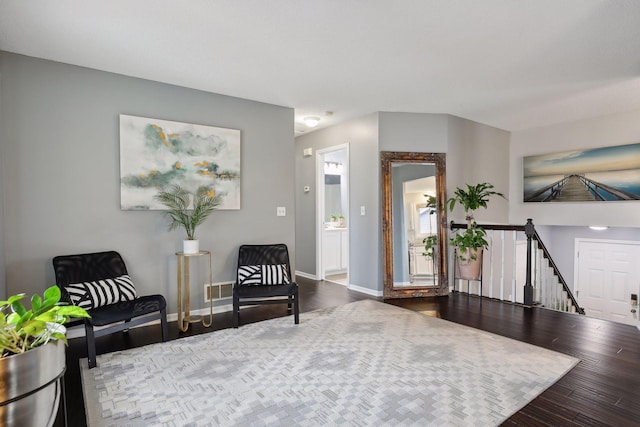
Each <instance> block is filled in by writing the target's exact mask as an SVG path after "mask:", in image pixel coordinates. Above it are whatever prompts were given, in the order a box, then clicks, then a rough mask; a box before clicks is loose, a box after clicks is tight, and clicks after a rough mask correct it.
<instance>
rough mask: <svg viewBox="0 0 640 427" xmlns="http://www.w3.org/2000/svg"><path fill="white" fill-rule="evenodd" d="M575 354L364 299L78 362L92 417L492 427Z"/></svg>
mask: <svg viewBox="0 0 640 427" xmlns="http://www.w3.org/2000/svg"><path fill="white" fill-rule="evenodd" d="M576 363H578V359H576V358H573V357H570V356H566V355H563V354H560V353H556V352H553V351H550V350H546V349H543V348H540V347H536V346H532V345H529V344H525V343H521V342H518V341H514V340H511V339H508V338H504V337H500V336H497V335H493V334H489V333H486V332H483V331H479V330H476V329H472V328H468V327H465V326H461V325H458V324H455V323H452V322H448V321H445V320H441V319H436V318H433V317H429V316H426V315H423V314H420V313H416V312H413V311H409V310H406V309H402V308H398V307H395V306H392V305H388V304H384V303H381V302H376V301H372V300H364V301H358V302H354V303H350V304H345V305H342V306H338V307H333V308H329V309H324V310H318V311H315V312H311V313H303V314H301V321H300V324H299V325H294V323H293V318H292V317H283V318H279V319H273V320H267V321H264V322H260V323H255V324H249V325H244V326H241V327H240V328H239V329H226V330H220V331H215V332H213V333H209V334H206V335H198V336H192V337H188V338H183V339H179V340H175V341H170V342H166V343H158V344H153V345H149V346H146V347H141V348H135V349H130V350H126V351H119V352H114V353H110V354H104V355H100V356H98V367H97V368H94V369H91V370H89V369H87V366H86V359H83V360H82V361H81V371H82V384H83V388H84V397H85V406H86V409H87V419H88V423H89V425H90V426H91V427H96V426H145V427H146V426H218V425H220V426H227V425H229V426H233V425H238V426H267V425H275V426H295V425H302V426H316V425H325V426H336V425H340V426H342V425H351V426H384V425H390V426H427V425H434V426H490V425H497V424H500V423H501V422H502V421H504V420H505V419H506V418H508V417H509V416H510V415H511V414H513V413H514V412H516V411H517V410H518V409H520V408H521V407H523V406H524V405H526V404H527V403H528V402H529V401H531V400H532V399H533V398H535V397H536V396H537V395H538V394H540V393H541V392H542V391H544V390H545V389H546V388H548V387H549V386H550V385H551V384H553V383H554V382H555V381H557V380H558V379H559V378H560V377H562V376H563V375H564V374H565V373H566V372H568V371H569V370H570V369H571V368H572V367H573V366H575V364H576Z"/></svg>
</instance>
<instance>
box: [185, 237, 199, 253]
mask: <svg viewBox="0 0 640 427" xmlns="http://www.w3.org/2000/svg"><path fill="white" fill-rule="evenodd" d="M182 252H184V253H185V254H197V253H198V252H200V241H199V240H183V241H182Z"/></svg>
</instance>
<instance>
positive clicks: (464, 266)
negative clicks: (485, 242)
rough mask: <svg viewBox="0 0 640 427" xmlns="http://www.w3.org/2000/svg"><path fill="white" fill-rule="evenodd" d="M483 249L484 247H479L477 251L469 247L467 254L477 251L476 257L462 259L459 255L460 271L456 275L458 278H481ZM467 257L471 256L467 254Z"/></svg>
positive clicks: (458, 266)
mask: <svg viewBox="0 0 640 427" xmlns="http://www.w3.org/2000/svg"><path fill="white" fill-rule="evenodd" d="M482 251H483V249H482V248H480V249H478V250H477V251H476V250H473V249H469V251H468V252H467V253H466V254H465V255H471V254H473V253H475V254H476V259H467V260H464V261H463V260H461V259H460V257H458V262H457V270H458V271H457V272H456V277H457V278H458V279H465V280H480V276H481V274H482ZM466 258H469V256H466Z"/></svg>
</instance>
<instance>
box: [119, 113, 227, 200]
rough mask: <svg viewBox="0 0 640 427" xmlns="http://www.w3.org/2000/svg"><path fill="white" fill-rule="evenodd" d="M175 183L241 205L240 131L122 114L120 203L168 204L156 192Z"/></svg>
mask: <svg viewBox="0 0 640 427" xmlns="http://www.w3.org/2000/svg"><path fill="white" fill-rule="evenodd" d="M174 184H178V185H180V186H181V187H183V188H185V189H187V190H189V191H193V192H195V191H196V190H197V189H198V188H200V187H205V188H206V189H207V190H208V191H211V192H212V194H216V195H220V196H221V198H222V203H221V204H220V206H219V209H240V131H239V130H237V129H226V128H219V127H213V126H203V125H194V124H189V123H181V122H172V121H168V120H159V119H150V118H147V117H137V116H129V115H124V114H121V115H120V208H121V209H122V210H163V209H165V208H164V206H163V205H162V204H160V203H159V202H157V201H155V200H154V195H156V194H157V193H158V191H159V190H160V189H166V188H168V187H170V186H172V185H174Z"/></svg>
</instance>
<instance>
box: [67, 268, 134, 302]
mask: <svg viewBox="0 0 640 427" xmlns="http://www.w3.org/2000/svg"><path fill="white" fill-rule="evenodd" d="M65 289H66V290H67V292H68V293H69V296H70V297H71V302H72V303H73V304H74V305H77V306H79V307H82V308H84V309H85V310H91V309H92V308H96V307H102V306H103V305H109V304H115V303H117V302H120V301H132V300H134V299H135V298H136V288H135V286H134V285H133V281H132V280H131V277H129V275H127V274H125V275H123V276H119V277H114V278H113V279H102V280H96V281H95V282H83V283H72V284H70V285H67V286H65Z"/></svg>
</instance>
